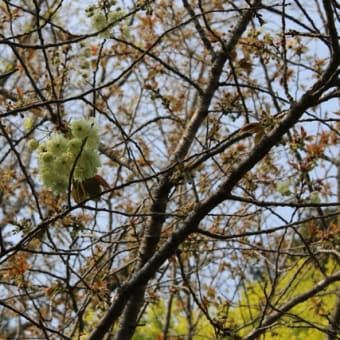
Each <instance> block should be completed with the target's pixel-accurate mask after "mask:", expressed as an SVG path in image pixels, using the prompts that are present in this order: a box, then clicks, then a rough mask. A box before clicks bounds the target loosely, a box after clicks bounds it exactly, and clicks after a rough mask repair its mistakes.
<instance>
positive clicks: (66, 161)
mask: <svg viewBox="0 0 340 340" xmlns="http://www.w3.org/2000/svg"><path fill="white" fill-rule="evenodd" d="M98 146H99V135H98V128H97V127H96V125H95V123H94V121H93V120H86V119H79V120H76V121H74V122H72V123H71V125H70V132H69V133H68V134H66V135H63V134H61V133H54V134H53V135H52V136H51V137H50V138H49V139H48V140H47V141H46V142H44V143H42V144H41V145H40V146H39V147H38V149H37V151H38V164H39V175H40V178H41V180H42V182H43V184H44V185H45V186H46V187H48V188H50V189H51V190H52V191H54V192H56V193H62V192H65V191H66V190H67V188H68V185H69V181H70V177H71V175H72V179H74V180H77V181H83V180H85V179H88V178H90V177H92V176H94V175H95V174H96V173H97V168H98V167H99V166H100V160H99V155H98Z"/></svg>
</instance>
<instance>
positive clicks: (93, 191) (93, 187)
mask: <svg viewBox="0 0 340 340" xmlns="http://www.w3.org/2000/svg"><path fill="white" fill-rule="evenodd" d="M101 187H103V188H104V189H110V186H109V184H108V183H107V182H106V181H105V179H104V178H103V177H102V176H99V175H96V176H93V177H91V178H88V179H85V180H83V181H73V187H72V197H73V199H74V200H75V202H76V203H80V202H82V201H85V200H87V199H93V200H94V201H99V200H100V193H101V192H102V188H101Z"/></svg>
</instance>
